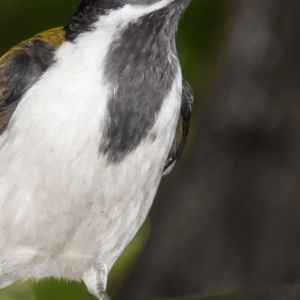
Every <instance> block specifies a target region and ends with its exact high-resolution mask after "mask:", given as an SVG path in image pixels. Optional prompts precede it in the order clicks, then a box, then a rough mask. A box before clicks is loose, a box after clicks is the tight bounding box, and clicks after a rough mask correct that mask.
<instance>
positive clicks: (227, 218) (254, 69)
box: [0, 0, 300, 300]
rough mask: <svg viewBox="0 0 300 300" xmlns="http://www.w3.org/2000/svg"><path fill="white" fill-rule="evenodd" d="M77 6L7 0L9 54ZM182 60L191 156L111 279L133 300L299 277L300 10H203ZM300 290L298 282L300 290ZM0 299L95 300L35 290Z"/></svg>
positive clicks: (276, 3) (189, 27)
mask: <svg viewBox="0 0 300 300" xmlns="http://www.w3.org/2000/svg"><path fill="white" fill-rule="evenodd" d="M78 2H79V0H64V1H61V0H26V1H24V0H0V54H4V53H5V51H7V50H8V49H9V48H10V47H11V46H13V45H14V44H16V43H18V42H20V41H21V40H23V39H26V38H29V37H30V36H32V35H34V34H36V33H38V32H40V31H43V30H46V29H48V28H51V27H56V26H60V25H63V24H66V22H67V21H68V19H69V17H70V16H71V15H72V13H73V12H74V11H75V8H76V6H77V5H78ZM178 51H179V55H180V59H181V63H182V68H183V73H184V76H185V77H186V78H187V79H188V81H189V82H190V84H191V85H192V87H193V90H194V94H195V104H194V110H193V117H192V124H191V131H190V137H189V141H188V144H187V147H186V149H185V151H184V154H183V157H182V159H181V160H180V162H179V164H178V165H177V167H176V168H175V169H174V171H173V172H172V174H171V175H169V176H168V177H166V178H165V179H164V180H163V182H162V185H161V187H160V189H159V192H158V195H157V197H156V200H155V203H154V206H153V209H152V210H151V213H150V217H149V218H148V219H147V221H146V222H145V224H144V226H143V228H142V229H141V231H140V232H139V234H138V235H137V237H136V238H135V239H134V241H133V242H132V243H131V244H130V246H129V247H128V249H127V250H126V251H125V253H124V254H123V255H122V257H121V258H120V259H119V260H118V262H117V263H116V265H115V267H114V269H113V270H112V272H111V274H110V277H109V286H108V290H109V293H110V295H111V296H112V298H113V299H116V300H117V299H120V300H121V299H122V300H127V299H128V300H135V299H154V298H161V297H171V296H180V295H188V294H207V293H216V292H221V291H222V292H223V291H232V290H240V289H249V288H257V287H265V286H278V285H283V284H294V283H297V282H298V280H299V279H300V255H299V254H300V201H299V197H300V180H299V179H300V118H299V114H300V55H299V53H300V2H299V0H251V1H249V0H194V1H193V2H192V3H191V5H190V7H189V8H188V9H187V11H186V13H185V15H184V17H183V18H182V21H181V24H180V29H179V33H178ZM298 283H299V282H298ZM0 299H1V300H19V299H25V300H27V299H28V300H42V299H43V300H44V299H45V300H48V299H53V300H54V299H72V300H77V299H78V300H79V299H81V300H84V299H86V300H88V299H93V297H92V296H90V295H89V294H88V292H87V291H86V289H85V287H84V285H83V284H82V283H72V282H64V281H60V282H58V281H56V280H53V279H47V280H42V281H40V282H38V283H36V282H33V281H27V282H24V283H18V284H15V285H13V286H11V287H9V288H6V289H4V290H1V291H0Z"/></svg>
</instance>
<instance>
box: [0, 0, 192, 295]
mask: <svg viewBox="0 0 300 300" xmlns="http://www.w3.org/2000/svg"><path fill="white" fill-rule="evenodd" d="M189 4H190V0H82V1H81V2H80V4H79V6H78V7H77V10H76V11H75V13H74V15H73V16H72V17H71V18H70V20H69V21H68V23H67V24H66V25H65V26H63V27H58V28H54V29H50V30H47V31H45V32H42V33H40V34H37V35H35V36H34V37H32V38H30V39H28V40H25V41H23V42H21V43H19V44H18V45H16V46H14V47H13V48H11V49H10V50H9V51H8V52H7V53H6V54H4V55H3V56H2V57H1V58H0V207H1V208H0V288H4V287H6V286H8V285H10V284H12V283H14V282H16V281H19V280H23V279H27V278H34V279H40V278H45V277H55V278H67V279H70V280H78V281H80V280H82V281H83V282H84V283H85V285H86V287H87V289H88V291H89V292H90V293H91V294H92V295H94V296H95V297H96V298H97V299H98V300H108V299H110V298H109V295H108V294H107V292H106V285H107V275H108V273H109V271H110V269H111V267H112V266H113V264H114V262H115V261H116V259H117V258H118V257H119V255H120V254H121V253H122V251H123V250H124V248H125V247H126V246H127V245H128V243H129V242H130V241H131V240H132V238H133V237H134V235H135V234H136V232H137V231H138V229H139V228H140V227H141V225H142V223H143V222H144V220H145V218H146V216H147V214H148V212H149V209H150V207H151V205H152V202H153V199H154V197H155V194H156V191H157V188H158V186H159V183H160V181H161V179H162V177H163V176H164V175H166V174H168V173H169V172H170V171H171V170H172V169H173V167H174V165H175V163H176V162H177V161H178V159H179V157H180V155H181V153H182V151H183V148H184V146H185V143H186V139H187V135H188V131H189V123H190V116H191V110H192V104H193V93H192V89H191V87H190V85H189V84H188V82H187V81H186V80H185V79H184V78H183V76H182V72H181V66H180V62H179V59H178V54H177V50H176V32H177V28H178V22H179V20H180V18H181V16H182V14H183V12H184V11H185V9H186V8H187V7H188V5H189Z"/></svg>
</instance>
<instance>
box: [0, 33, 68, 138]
mask: <svg viewBox="0 0 300 300" xmlns="http://www.w3.org/2000/svg"><path fill="white" fill-rule="evenodd" d="M63 41H64V31H63V29H62V28H55V29H52V30H48V31H45V32H43V33H41V34H39V35H36V36H34V37H33V38H32V39H29V40H26V41H24V42H22V43H20V44H19V45H17V46H15V47H13V48H12V49H11V50H10V51H8V52H7V53H6V54H5V55H4V56H2V57H1V58H0V135H1V134H2V133H3V132H4V130H5V129H6V127H7V125H8V122H9V120H10V118H11V116H12V114H13V112H14V110H15V109H16V107H17V105H18V103H19V101H20V100H21V98H22V96H23V94H24V93H25V92H26V91H27V90H28V89H29V88H30V87H31V86H32V85H33V84H34V83H35V82H37V80H38V79H39V78H40V77H41V76H42V75H43V73H44V72H45V71H46V70H47V68H48V67H49V66H50V65H51V64H52V62H53V58H54V52H55V50H56V48H57V47H58V46H59V45H60V44H61V43H62V42H63Z"/></svg>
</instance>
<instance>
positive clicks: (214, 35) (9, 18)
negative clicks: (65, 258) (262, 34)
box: [0, 0, 228, 300]
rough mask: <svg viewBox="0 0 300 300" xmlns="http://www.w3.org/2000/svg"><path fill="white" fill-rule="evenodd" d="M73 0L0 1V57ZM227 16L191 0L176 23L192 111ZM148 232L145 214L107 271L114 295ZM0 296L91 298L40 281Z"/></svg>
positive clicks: (76, 287) (62, 14) (211, 1)
mask: <svg viewBox="0 0 300 300" xmlns="http://www.w3.org/2000/svg"><path fill="white" fill-rule="evenodd" d="M78 4H79V0H64V1H61V0H26V1H24V0H0V55H2V54H4V53H5V52H6V51H7V50H8V49H9V48H10V47H12V46H14V45H15V44H17V43H18V42H20V41H22V40H24V39H27V38H29V37H31V36H33V35H35V34H37V33H39V32H41V31H44V30H47V29H49V28H53V27H57V26H61V25H64V24H66V23H67V22H68V19H69V18H70V16H71V15H72V14H73V13H74V11H75V9H76V7H77V5H78ZM227 14H228V7H227V3H226V2H224V1H222V0H201V1H194V2H193V3H192V4H191V5H190V7H189V8H188V9H187V11H186V13H185V15H184V17H183V18H182V21H181V23H180V27H179V33H178V51H179V55H180V59H181V64H182V68H183V74H184V76H185V77H186V78H187V79H188V81H189V82H190V84H191V85H192V86H193V87H194V93H195V97H196V101H195V103H196V104H195V111H196V110H198V108H199V107H200V104H201V101H202V95H203V94H204V93H205V91H206V90H207V85H208V83H209V79H210V78H211V76H212V73H213V68H214V65H215V63H214V60H215V59H216V55H217V53H218V52H219V45H220V38H222V33H223V27H224V23H225V21H226V17H227ZM150 233H151V219H150V218H149V219H148V220H147V221H146V223H145V225H144V226H143V228H142V229H141V231H140V232H139V234H138V235H137V237H136V238H135V239H134V241H133V242H132V243H131V244H130V245H129V247H128V249H127V250H126V251H125V252H124V254H123V255H122V256H121V257H120V258H119V260H118V261H117V263H116V265H115V267H114V268H113V270H112V271H111V273H110V276H109V281H108V282H109V283H108V291H109V293H110V295H111V296H112V297H114V296H115V295H116V293H117V291H118V287H119V286H120V284H121V283H122V282H123V281H124V280H125V278H126V275H127V273H128V272H127V271H128V270H130V268H131V267H132V266H133V263H134V261H135V259H136V257H137V256H138V253H139V252H140V251H141V249H142V248H143V247H144V244H145V242H146V241H147V239H148V237H149V235H150ZM0 299H1V300H17V299H26V300H27V299H28V300H34V299H39V300H41V299H49V300H50V299H53V300H54V299H72V300H76V299H78V300H79V299H81V300H83V299H87V300H88V299H93V297H92V296H90V295H89V294H88V292H87V291H86V288H85V286H84V285H83V284H82V283H74V282H65V281H63V280H61V281H56V280H52V279H46V280H42V281H40V282H38V283H36V282H33V281H26V282H24V283H17V284H15V285H13V286H11V287H8V288H6V289H4V290H1V291H0Z"/></svg>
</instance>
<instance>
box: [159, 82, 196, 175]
mask: <svg viewBox="0 0 300 300" xmlns="http://www.w3.org/2000/svg"><path fill="white" fill-rule="evenodd" d="M193 100H194V97H193V91H192V88H191V87H190V85H189V84H188V82H187V81H186V80H185V79H184V78H183V79H182V96H181V109H180V115H179V119H178V123H177V128H176V134H175V138H174V141H173V145H172V147H171V150H170V153H169V155H168V158H167V161H166V163H165V166H164V173H163V175H166V174H168V173H170V172H171V171H172V169H173V167H174V165H175V164H176V162H177V161H178V159H179V158H180V156H181V153H182V151H183V148H184V146H185V143H186V139H187V135H188V133H189V127H190V118H191V112H192V106H193Z"/></svg>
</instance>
